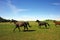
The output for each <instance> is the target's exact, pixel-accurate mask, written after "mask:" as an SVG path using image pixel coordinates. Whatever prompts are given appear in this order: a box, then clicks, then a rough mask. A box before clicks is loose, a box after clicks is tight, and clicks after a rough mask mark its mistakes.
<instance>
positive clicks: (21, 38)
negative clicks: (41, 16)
mask: <svg viewBox="0 0 60 40" xmlns="http://www.w3.org/2000/svg"><path fill="white" fill-rule="evenodd" d="M29 23H30V25H31V26H32V27H31V28H29V30H35V31H27V32H24V31H23V27H21V31H20V32H19V31H18V29H16V31H15V32H13V29H14V27H15V25H14V24H13V23H0V40H60V26H57V27H55V25H54V23H53V22H52V21H48V23H49V24H50V27H49V26H48V28H49V29H46V28H45V27H44V26H42V27H41V28H39V26H38V24H37V23H36V22H29Z"/></svg>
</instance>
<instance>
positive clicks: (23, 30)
mask: <svg viewBox="0 0 60 40" xmlns="http://www.w3.org/2000/svg"><path fill="white" fill-rule="evenodd" d="M34 31H36V30H23V32H34Z"/></svg>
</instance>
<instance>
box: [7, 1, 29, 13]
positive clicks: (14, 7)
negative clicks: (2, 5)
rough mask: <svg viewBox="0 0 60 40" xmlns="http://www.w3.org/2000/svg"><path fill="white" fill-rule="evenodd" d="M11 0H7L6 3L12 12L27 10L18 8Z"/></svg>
mask: <svg viewBox="0 0 60 40" xmlns="http://www.w3.org/2000/svg"><path fill="white" fill-rule="evenodd" d="M11 2H12V0H7V4H8V6H9V7H10V9H11V10H12V12H13V13H18V12H22V11H28V9H19V8H17V7H16V6H15V5H13V4H12V3H11Z"/></svg>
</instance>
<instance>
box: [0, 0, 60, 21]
mask: <svg viewBox="0 0 60 40" xmlns="http://www.w3.org/2000/svg"><path fill="white" fill-rule="evenodd" d="M0 16H1V17H3V18H6V19H15V20H37V19H39V20H46V19H53V20H60V0H0Z"/></svg>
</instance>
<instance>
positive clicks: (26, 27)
mask: <svg viewBox="0 0 60 40" xmlns="http://www.w3.org/2000/svg"><path fill="white" fill-rule="evenodd" d="M13 22H14V24H15V26H16V27H15V28H14V30H13V31H15V29H16V28H18V29H19V31H20V27H22V26H23V27H24V30H25V29H27V30H28V26H29V27H31V26H30V25H29V22H18V21H13Z"/></svg>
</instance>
